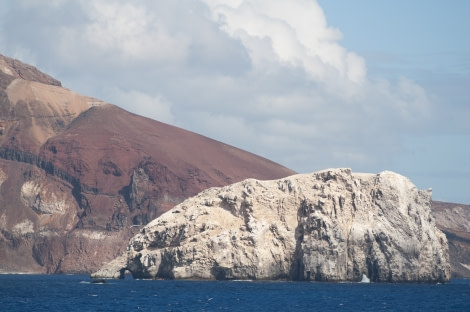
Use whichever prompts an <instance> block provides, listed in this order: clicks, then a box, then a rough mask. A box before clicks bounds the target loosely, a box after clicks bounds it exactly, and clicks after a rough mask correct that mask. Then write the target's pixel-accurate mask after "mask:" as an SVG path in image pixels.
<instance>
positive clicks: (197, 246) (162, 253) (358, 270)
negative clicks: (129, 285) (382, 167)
mask: <svg viewBox="0 0 470 312" xmlns="http://www.w3.org/2000/svg"><path fill="white" fill-rule="evenodd" d="M430 208H431V194H430V192H428V191H419V190H418V189H417V188H416V187H415V186H414V185H413V184H412V183H411V182H410V181H409V180H408V179H407V178H405V177H403V176H400V175H398V174H395V173H392V172H382V173H380V174H352V173H351V171H350V170H349V169H334V170H325V171H321V172H316V173H313V174H303V175H294V176H290V177H288V178H284V179H280V180H270V181H259V180H254V179H249V180H245V181H242V182H239V183H235V184H232V185H230V186H226V187H222V188H211V189H208V190H205V191H203V192H202V193H200V194H198V195H197V196H195V197H192V198H190V199H187V200H185V201H184V202H183V203H181V204H179V205H177V206H175V207H174V208H173V209H171V210H170V211H169V212H167V213H165V214H163V215H162V216H160V217H159V218H157V219H155V220H154V221H152V222H151V223H149V224H148V225H147V226H145V227H144V228H143V229H142V230H141V232H140V233H139V234H138V235H136V236H134V237H133V238H132V239H131V241H130V243H129V246H128V251H127V252H126V253H124V254H123V255H122V256H121V257H119V258H117V259H115V260H114V261H113V262H111V263H110V264H108V265H105V266H104V267H103V268H102V269H101V270H100V271H98V272H96V273H95V274H94V275H93V276H94V277H119V276H122V274H123V272H124V271H125V270H129V271H130V272H131V273H132V275H133V276H134V277H137V278H152V279H153V278H168V279H191V278H197V279H293V280H316V281H360V280H361V279H362V276H363V275H367V276H368V277H369V278H370V280H371V281H376V282H411V281H417V282H435V281H440V282H445V281H448V280H449V278H450V265H449V255H448V247H447V240H446V238H445V236H444V234H443V233H442V232H441V231H439V230H438V229H437V228H436V226H435V223H434V218H433V217H432V215H431V209H430Z"/></svg>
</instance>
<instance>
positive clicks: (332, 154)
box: [0, 0, 470, 204]
mask: <svg viewBox="0 0 470 312" xmlns="http://www.w3.org/2000/svg"><path fill="white" fill-rule="evenodd" d="M468 12H470V2H469V1H466V0H450V1H435V0H431V1H424V0H415V1H403V0H395V1H377V0H375V1H373V0H357V1H346V0H342V1H339V0H338V1H337V0H319V1H315V0H291V1H288V2H287V1H281V0H217V1H216V0H180V1H170V0H168V1H166V0H165V1H163V0H160V1H150V0H142V1H133V2H129V1H124V0H115V1H110V0H94V1H79V0H67V1H66V0H53V1H52V0H51V1H48V2H38V1H33V0H18V1H9V2H7V3H4V5H3V6H2V8H0V53H2V54H4V55H8V56H11V57H14V58H17V59H20V60H22V61H24V62H27V63H30V64H32V65H35V66H37V67H38V68H39V69H41V70H43V71H45V72H47V73H49V74H50V75H52V76H54V77H55V78H57V79H59V80H61V81H62V83H63V85H64V86H65V87H67V88H70V89H72V90H75V91H77V92H79V93H82V94H86V95H90V96H94V97H97V98H100V99H102V100H105V101H107V102H110V103H113V104H116V105H119V106H121V107H123V108H124V109H127V110H129V111H132V112H134V113H137V114H140V115H144V116H147V117H150V118H153V119H156V120H159V121H163V122H166V123H170V124H173V125H176V126H179V127H182V128H185V129H188V130H191V131H194V132H197V133H200V134H203V135H206V136H208V137H211V138H214V139H217V140H220V141H223V142H226V143H228V144H232V145H234V146H237V147H240V148H243V149H245V150H248V151H251V152H254V153H256V154H259V155H261V156H264V157H267V158H269V159H272V160H274V161H276V162H279V163H281V164H283V165H285V166H287V167H290V168H292V169H294V170H296V171H298V172H301V173H306V172H311V171H316V170H321V169H325V168H331V167H349V168H352V169H353V171H361V172H380V171H382V170H393V171H396V172H398V173H401V174H403V175H405V176H407V177H409V178H410V179H411V181H412V182H414V183H415V184H416V185H417V186H418V187H419V188H422V189H427V188H429V187H432V188H433V198H434V199H436V200H443V201H451V202H459V203H467V204H470V161H468V159H470V147H469V143H470V123H469V122H468V119H469V117H470V106H469V102H470V91H469V89H470V88H468V86H470V40H468V39H467V37H468V33H469V32H470V22H469V19H468V17H467V15H468Z"/></svg>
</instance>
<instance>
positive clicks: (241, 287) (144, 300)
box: [0, 275, 470, 312]
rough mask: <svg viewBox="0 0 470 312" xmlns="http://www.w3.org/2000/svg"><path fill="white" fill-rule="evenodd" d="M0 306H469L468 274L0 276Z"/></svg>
mask: <svg viewBox="0 0 470 312" xmlns="http://www.w3.org/2000/svg"><path fill="white" fill-rule="evenodd" d="M0 311H67V312H72V311H470V280H452V281H451V282H450V283H448V284H382V283H368V284H365V283H318V282H249V281H149V280H133V279H125V280H110V281H107V282H106V283H104V284H94V283H91V280H90V278H89V277H88V276H86V275H0Z"/></svg>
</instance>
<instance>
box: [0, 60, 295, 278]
mask: <svg viewBox="0 0 470 312" xmlns="http://www.w3.org/2000/svg"><path fill="white" fill-rule="evenodd" d="M292 173H293V171H291V170H289V169H287V168H285V167H282V166H280V165H278V164H276V163H273V162H271V161H269V160H267V159H264V158H261V157H259V156H256V155H254V154H251V153H248V152H246V151H243V150H240V149H237V148H235V147H232V146H229V145H226V144H223V143H221V142H217V141H214V140H211V139H209V138H206V137H203V136H200V135H197V134H195V133H191V132H189V131H185V130H183V129H180V128H177V127H173V126H170V125H167V124H163V123H160V122H157V121H154V120H151V119H148V118H144V117H141V116H137V115H134V114H131V113H129V112H126V111H124V110H122V109H120V108H118V107H116V106H114V105H111V104H105V103H103V102H102V101H99V100H96V99H93V98H90V97H86V96H82V95H79V94H76V93H74V92H73V91H70V90H67V89H64V88H61V87H60V82H58V81H56V80H55V79H53V78H51V77H49V76H47V75H45V74H43V73H41V72H39V71H38V70H37V69H35V68H34V67H32V66H29V65H26V64H22V63H21V62H19V61H16V60H11V59H8V58H6V57H3V56H1V55H0V271H29V272H48V273H54V272H91V271H94V270H96V269H98V268H99V267H100V266H101V264H102V262H103V261H107V260H110V259H113V258H114V257H115V256H116V255H118V254H120V253H121V252H122V251H123V248H125V246H126V245H127V241H128V239H129V237H130V236H131V235H133V234H134V233H135V232H136V231H138V230H139V227H140V226H142V225H144V224H145V223H147V222H148V221H150V220H152V219H153V218H155V217H157V216H158V215H160V214H161V213H163V212H165V211H167V210H168V209H169V208H171V207H172V206H173V205H175V204H176V203H179V202H181V201H182V200H183V199H185V198H187V197H189V196H192V195H195V194H196V193H198V192H200V191H201V190H203V189H205V188H207V187H211V186H220V185H226V184H229V183H232V182H236V181H240V180H242V179H245V178H258V179H275V178H280V177H283V176H287V175H290V174H292Z"/></svg>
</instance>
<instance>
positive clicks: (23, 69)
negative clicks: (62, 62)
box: [0, 54, 62, 86]
mask: <svg viewBox="0 0 470 312" xmlns="http://www.w3.org/2000/svg"><path fill="white" fill-rule="evenodd" d="M0 71H2V72H3V73H5V74H7V75H10V76H13V77H15V78H21V79H24V80H29V81H36V82H40V83H44V84H48V85H53V86H62V83H61V82H60V81H59V80H57V79H54V78H52V77H51V76H49V75H47V74H45V73H43V72H41V71H40V70H39V69H37V68H36V67H34V66H31V65H28V64H25V63H23V62H21V61H19V60H16V59H13V58H10V57H7V56H4V55H2V54H0Z"/></svg>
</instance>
